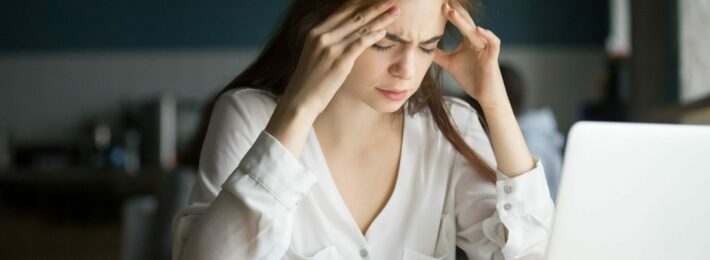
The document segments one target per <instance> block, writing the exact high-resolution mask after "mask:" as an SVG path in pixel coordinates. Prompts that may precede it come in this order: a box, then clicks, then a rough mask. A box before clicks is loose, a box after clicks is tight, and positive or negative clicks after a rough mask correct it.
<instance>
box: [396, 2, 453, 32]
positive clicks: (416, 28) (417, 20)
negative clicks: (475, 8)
mask: <svg viewBox="0 0 710 260" xmlns="http://www.w3.org/2000/svg"><path fill="white" fill-rule="evenodd" d="M445 1H446V0H397V2H396V4H395V5H396V6H397V7H399V9H400V14H399V16H398V17H397V18H396V19H395V21H394V22H393V23H392V24H390V26H388V27H387V32H389V33H393V34H396V35H399V36H401V37H402V38H404V39H406V40H411V41H424V40H427V39H429V38H431V37H433V36H438V35H441V34H442V33H443V32H444V26H445V25H446V18H445V17H444V15H443V13H442V11H441V10H442V8H443V5H444V3H445Z"/></svg>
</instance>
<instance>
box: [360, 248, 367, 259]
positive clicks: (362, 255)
mask: <svg viewBox="0 0 710 260" xmlns="http://www.w3.org/2000/svg"><path fill="white" fill-rule="evenodd" d="M367 256H368V252H367V249H361V250H360V257H362V258H367Z"/></svg>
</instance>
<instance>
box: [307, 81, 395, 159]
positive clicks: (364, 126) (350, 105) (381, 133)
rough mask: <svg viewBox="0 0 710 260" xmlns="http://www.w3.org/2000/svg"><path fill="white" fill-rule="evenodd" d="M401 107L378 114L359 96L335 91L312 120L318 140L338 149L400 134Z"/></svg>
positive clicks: (369, 143) (366, 143) (354, 146)
mask: <svg viewBox="0 0 710 260" xmlns="http://www.w3.org/2000/svg"><path fill="white" fill-rule="evenodd" d="M403 111H404V110H403V109H399V110H397V111H396V112H392V113H381V112H378V111H376V110H374V109H372V108H371V107H370V106H368V105H367V104H365V103H364V102H362V101H361V100H359V99H356V98H352V97H348V96H346V95H343V94H342V92H340V91H339V92H338V93H336V95H335V96H334V97H333V100H332V101H331V102H330V104H328V106H327V107H326V108H325V110H323V112H321V113H320V115H319V116H318V118H316V121H315V122H314V129H315V131H316V133H317V136H318V139H319V141H320V142H321V144H323V143H327V144H330V145H334V146H335V147H340V148H348V149H349V148H357V147H366V146H368V145H371V144H372V143H373V142H377V141H378V140H382V138H392V137H393V134H395V135H394V136H395V137H396V136H399V135H401V129H402V127H403V122H404V121H403V119H404V117H403Z"/></svg>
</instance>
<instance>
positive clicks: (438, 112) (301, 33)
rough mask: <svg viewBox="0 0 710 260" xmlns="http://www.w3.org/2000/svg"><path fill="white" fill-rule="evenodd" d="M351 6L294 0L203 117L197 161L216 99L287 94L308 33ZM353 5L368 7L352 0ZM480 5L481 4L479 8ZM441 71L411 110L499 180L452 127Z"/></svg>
mask: <svg viewBox="0 0 710 260" xmlns="http://www.w3.org/2000/svg"><path fill="white" fill-rule="evenodd" d="M451 1H458V2H460V4H461V5H462V6H464V7H465V8H466V9H467V10H468V11H469V12H472V11H474V8H473V4H472V3H471V2H469V1H468V0H451ZM345 2H348V0H295V1H293V3H292V5H291V7H290V8H289V9H288V11H287V13H286V17H285V19H284V20H282V21H281V22H282V24H281V26H280V27H279V29H278V30H277V31H276V34H275V35H274V37H273V38H271V40H270V41H269V42H268V44H267V45H266V47H265V48H264V50H263V51H262V52H261V53H260V54H259V56H258V57H257V58H256V60H255V61H254V62H253V63H252V64H250V65H249V66H248V67H247V68H246V69H245V70H244V71H243V72H242V73H240V74H239V76H237V77H236V78H235V79H234V80H232V82H230V83H229V84H227V86H226V87H225V88H224V89H222V91H220V92H219V93H218V94H217V95H216V96H215V97H214V98H213V99H212V101H211V102H210V103H209V106H208V107H206V108H207V109H205V113H204V114H203V117H202V118H203V123H202V125H201V128H200V132H199V133H198V136H197V138H196V139H195V142H194V143H193V147H195V148H197V149H193V152H192V156H191V157H192V158H193V159H197V158H199V151H200V147H201V145H202V142H203V141H204V137H205V135H206V132H207V125H208V122H209V118H210V116H211V111H212V108H213V106H214V103H215V102H216V100H217V98H218V97H219V96H220V95H221V94H223V93H224V92H227V91H228V90H231V89H235V88H240V87H250V88H258V89H263V90H267V91H269V92H271V93H273V94H275V95H277V96H280V95H281V94H283V93H284V90H285V87H286V85H288V81H289V80H290V78H291V75H292V74H293V72H294V70H295V69H296V65H297V63H298V60H299V58H300V57H299V56H300V54H301V49H302V48H303V44H304V41H305V37H306V34H307V33H308V32H309V31H310V30H311V29H312V28H314V27H315V26H316V25H317V24H319V23H320V22H322V21H324V20H325V19H326V18H327V17H328V16H330V15H331V14H332V13H333V12H335V11H336V10H338V9H339V8H341V7H342V6H343V4H345ZM349 2H351V3H353V2H363V0H360V1H352V0H350V1H349ZM364 2H368V3H367V4H365V3H358V4H355V3H353V4H352V6H358V7H356V8H358V9H360V8H364V7H366V6H368V4H370V3H372V2H374V1H373V0H364ZM479 6H480V5H479ZM446 31H447V32H450V31H451V27H450V24H447V28H446ZM439 47H440V48H442V47H443V42H441V41H440V42H439ZM441 86H442V69H441V67H439V66H438V65H436V64H435V63H433V64H432V65H431V67H430V68H429V71H428V72H427V73H426V75H425V76H424V79H423V80H422V83H421V86H420V87H419V89H418V90H417V91H416V92H415V93H414V94H413V95H412V97H411V98H410V99H409V102H408V105H409V106H410V107H409V111H410V112H411V113H412V114H414V113H418V112H420V111H421V110H422V109H423V108H428V109H429V111H430V112H431V114H432V118H433V119H434V121H435V123H436V125H437V127H438V128H439V130H441V132H442V133H443V135H444V137H446V139H447V140H448V141H449V142H450V143H451V144H452V145H453V146H454V148H455V149H456V150H457V151H458V152H459V153H461V154H462V155H463V156H464V157H465V158H466V159H467V160H468V161H469V163H471V165H473V167H474V168H476V169H477V170H478V171H479V172H480V173H481V174H482V175H483V176H484V177H485V178H486V179H488V180H490V181H492V182H494V181H495V180H496V175H495V171H494V170H493V169H492V168H491V166H490V165H488V163H486V162H485V161H484V160H482V159H481V157H480V156H479V155H478V154H477V153H476V152H474V151H473V149H471V147H469V146H468V145H467V144H466V143H465V141H464V139H463V138H462V137H461V134H460V133H459V132H458V130H457V129H456V127H455V126H454V124H453V123H452V122H451V118H450V116H449V111H448V110H447V108H446V106H445V104H444V98H443V95H442V93H441Z"/></svg>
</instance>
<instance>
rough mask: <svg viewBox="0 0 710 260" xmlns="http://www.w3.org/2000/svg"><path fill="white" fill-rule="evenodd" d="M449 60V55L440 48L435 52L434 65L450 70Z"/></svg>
mask: <svg viewBox="0 0 710 260" xmlns="http://www.w3.org/2000/svg"><path fill="white" fill-rule="evenodd" d="M449 60H450V58H449V54H448V53H446V52H445V51H444V50H442V49H439V48H436V49H435V50H434V63H436V64H439V66H441V67H442V68H444V69H445V70H448V68H449Z"/></svg>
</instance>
